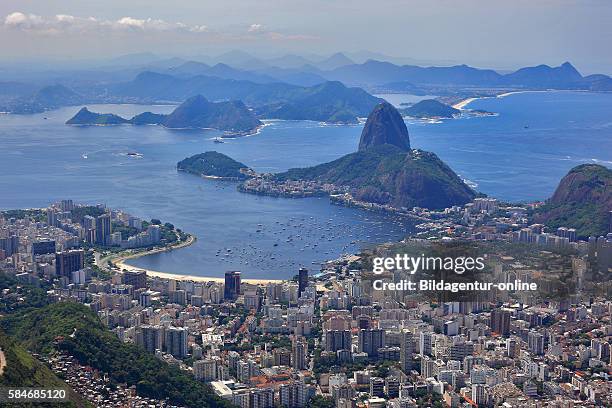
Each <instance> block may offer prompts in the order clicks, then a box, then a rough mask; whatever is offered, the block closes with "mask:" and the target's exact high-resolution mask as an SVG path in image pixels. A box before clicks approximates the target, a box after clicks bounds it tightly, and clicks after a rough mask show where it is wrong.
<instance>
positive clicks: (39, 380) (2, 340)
mask: <svg viewBox="0 0 612 408" xmlns="http://www.w3.org/2000/svg"><path fill="white" fill-rule="evenodd" d="M0 350H2V353H4V357H5V359H6V367H5V368H4V372H3V373H2V375H1V376H0V386H2V387H8V386H12V387H40V388H46V389H65V390H66V395H67V401H64V402H61V403H53V404H51V403H45V404H44V406H50V407H89V406H91V405H90V404H89V403H88V402H86V401H84V400H83V399H82V398H81V397H80V396H79V395H78V394H77V393H75V392H74V391H73V390H72V389H71V388H70V387H69V386H68V385H67V384H66V383H64V382H63V381H62V380H61V379H60V378H58V377H57V376H56V375H55V374H54V373H53V371H51V370H50V369H49V368H48V367H47V366H45V365H44V364H42V363H40V362H39V361H38V360H36V359H35V358H34V357H32V356H31V355H30V354H28V352H27V351H26V350H25V349H24V348H23V347H21V346H20V345H19V344H18V343H17V342H16V341H15V340H13V339H11V338H10V337H8V336H7V335H6V334H5V333H4V332H3V331H2V330H0ZM10 406H11V407H24V408H25V407H35V406H41V404H40V403H38V404H36V403H19V404H10Z"/></svg>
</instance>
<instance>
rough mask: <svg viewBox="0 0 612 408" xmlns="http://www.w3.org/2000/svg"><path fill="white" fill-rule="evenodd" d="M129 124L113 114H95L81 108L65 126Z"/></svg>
mask: <svg viewBox="0 0 612 408" xmlns="http://www.w3.org/2000/svg"><path fill="white" fill-rule="evenodd" d="M125 123H130V121H129V120H127V119H124V118H122V117H121V116H119V115H115V114H113V113H96V112H92V111H90V110H89V109H87V107H83V108H81V110H79V111H78V112H77V113H76V115H74V116H73V117H72V118H70V119H68V121H67V122H66V124H67V125H98V126H108V125H123V124H125Z"/></svg>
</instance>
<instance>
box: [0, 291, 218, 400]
mask: <svg viewBox="0 0 612 408" xmlns="http://www.w3.org/2000/svg"><path fill="white" fill-rule="evenodd" d="M0 324H1V326H2V328H3V329H4V330H5V331H6V332H7V333H8V334H10V335H11V336H12V337H13V338H16V339H19V340H20V341H21V342H22V344H23V345H24V346H25V347H27V348H28V349H29V350H31V351H35V352H51V351H52V350H54V349H56V348H57V349H59V350H63V351H66V352H68V353H69V354H71V355H72V356H74V357H75V358H76V359H77V360H78V361H79V362H80V363H81V364H83V365H89V366H91V367H94V368H96V369H98V370H101V371H103V372H105V373H108V375H109V376H110V377H111V379H112V380H113V381H114V382H116V383H126V384H128V385H129V386H131V385H135V386H136V390H137V392H138V393H139V395H143V396H147V397H151V398H157V399H165V398H168V399H169V401H170V402H171V403H173V404H177V405H185V406H188V407H198V408H199V407H228V406H229V405H228V403H227V402H225V401H222V400H220V399H218V398H216V397H215V396H214V394H213V393H212V391H211V390H210V388H209V387H208V386H207V385H205V384H202V383H200V382H198V381H196V380H194V379H193V378H192V376H190V375H189V374H188V373H185V372H183V371H181V370H180V369H179V368H177V367H173V366H170V365H168V364H166V363H165V362H163V361H161V360H159V359H157V358H155V356H153V355H151V354H148V353H147V352H146V351H145V350H144V349H142V348H140V347H138V346H135V345H133V344H125V343H122V342H121V341H120V340H119V339H118V338H117V337H116V336H115V335H114V334H113V333H112V332H110V331H108V330H107V329H106V327H104V325H103V324H102V323H101V322H100V320H99V319H98V317H97V316H96V314H95V313H94V312H93V311H91V310H90V309H89V308H87V307H85V306H83V305H81V304H77V303H63V302H62V303H55V304H51V305H47V306H44V307H42V308H40V309H37V310H30V311H25V312H23V313H16V314H13V315H10V316H7V317H5V318H3V319H2V320H1V321H0Z"/></svg>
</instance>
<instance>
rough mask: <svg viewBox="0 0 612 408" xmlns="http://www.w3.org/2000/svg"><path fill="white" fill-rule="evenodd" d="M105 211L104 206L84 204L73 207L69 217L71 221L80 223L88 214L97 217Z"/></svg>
mask: <svg viewBox="0 0 612 408" xmlns="http://www.w3.org/2000/svg"><path fill="white" fill-rule="evenodd" d="M105 212H106V209H105V208H104V207H98V206H96V205H84V206H77V207H74V208H73V209H72V211H71V212H70V213H71V216H70V217H71V218H72V221H73V222H78V223H79V224H82V223H83V219H84V218H85V216H86V215H89V216H90V217H99V216H100V215H102V214H104V213H105Z"/></svg>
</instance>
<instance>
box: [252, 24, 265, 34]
mask: <svg viewBox="0 0 612 408" xmlns="http://www.w3.org/2000/svg"><path fill="white" fill-rule="evenodd" d="M263 29H264V26H263V25H261V24H251V26H250V27H249V33H257V32H260V31H263Z"/></svg>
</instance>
